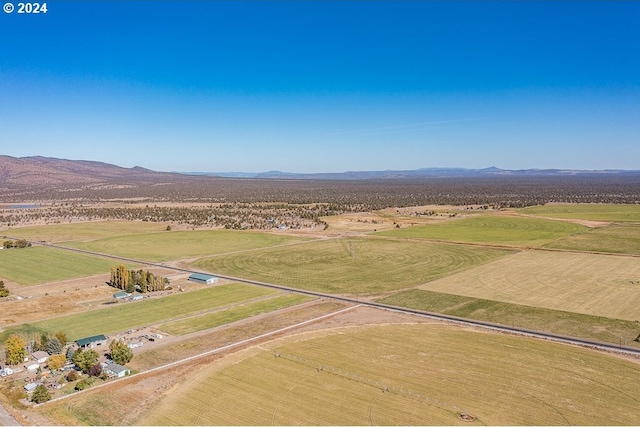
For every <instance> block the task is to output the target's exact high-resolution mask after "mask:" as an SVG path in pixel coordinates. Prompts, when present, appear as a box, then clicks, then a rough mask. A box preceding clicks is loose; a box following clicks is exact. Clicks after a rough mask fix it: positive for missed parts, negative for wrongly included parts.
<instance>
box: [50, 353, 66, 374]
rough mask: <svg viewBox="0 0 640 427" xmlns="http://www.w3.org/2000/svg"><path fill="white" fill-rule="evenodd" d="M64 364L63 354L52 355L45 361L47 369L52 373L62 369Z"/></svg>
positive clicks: (64, 357)
mask: <svg viewBox="0 0 640 427" xmlns="http://www.w3.org/2000/svg"><path fill="white" fill-rule="evenodd" d="M65 363H67V356H65V355H64V354H54V355H53V356H51V357H50V358H49V360H48V361H47V364H48V365H49V369H51V370H52V371H55V370H58V369H60V368H62V367H63V366H64V364H65Z"/></svg>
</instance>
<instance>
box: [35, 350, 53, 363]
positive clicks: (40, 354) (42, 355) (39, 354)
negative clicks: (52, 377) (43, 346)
mask: <svg viewBox="0 0 640 427" xmlns="http://www.w3.org/2000/svg"><path fill="white" fill-rule="evenodd" d="M31 357H32V358H33V360H35V361H36V362H38V363H44V362H46V361H47V359H48V358H49V353H47V352H46V351H36V352H34V353H33V354H31Z"/></svg>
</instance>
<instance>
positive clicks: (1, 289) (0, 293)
mask: <svg viewBox="0 0 640 427" xmlns="http://www.w3.org/2000/svg"><path fill="white" fill-rule="evenodd" d="M7 296H9V289H7V288H6V287H5V285H4V280H0V298H4V297H7Z"/></svg>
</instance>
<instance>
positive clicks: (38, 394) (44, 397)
mask: <svg viewBox="0 0 640 427" xmlns="http://www.w3.org/2000/svg"><path fill="white" fill-rule="evenodd" d="M48 400H51V394H49V390H47V387H45V386H44V385H43V384H40V385H38V387H36V389H35V390H33V394H32V395H31V401H32V402H34V403H43V402H46V401H48Z"/></svg>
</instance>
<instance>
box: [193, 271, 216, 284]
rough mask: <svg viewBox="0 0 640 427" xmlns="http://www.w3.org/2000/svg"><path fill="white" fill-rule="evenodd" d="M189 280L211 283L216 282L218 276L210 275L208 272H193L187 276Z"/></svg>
mask: <svg viewBox="0 0 640 427" xmlns="http://www.w3.org/2000/svg"><path fill="white" fill-rule="evenodd" d="M189 280H190V281H191V282H196V283H204V284H206V285H211V284H213V283H218V278H217V277H215V276H210V275H208V274H202V273H193V274H192V275H191V276H189Z"/></svg>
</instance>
